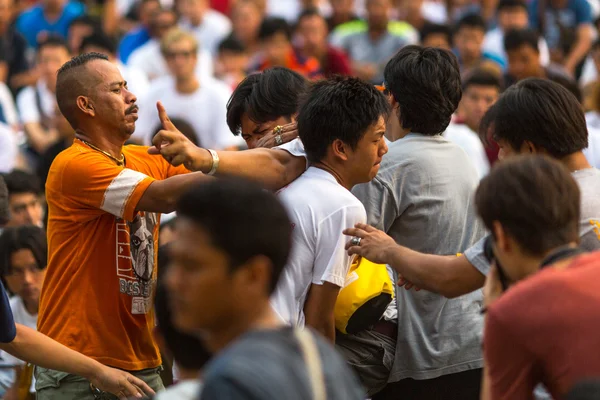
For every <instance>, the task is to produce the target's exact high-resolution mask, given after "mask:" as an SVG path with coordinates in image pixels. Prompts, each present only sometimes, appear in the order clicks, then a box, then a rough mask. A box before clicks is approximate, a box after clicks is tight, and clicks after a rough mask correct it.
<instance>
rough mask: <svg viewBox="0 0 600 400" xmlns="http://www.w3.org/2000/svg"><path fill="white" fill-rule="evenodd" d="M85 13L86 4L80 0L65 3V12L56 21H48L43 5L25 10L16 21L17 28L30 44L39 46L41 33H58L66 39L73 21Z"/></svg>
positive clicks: (35, 46)
mask: <svg viewBox="0 0 600 400" xmlns="http://www.w3.org/2000/svg"><path fill="white" fill-rule="evenodd" d="M84 13H85V6H84V5H83V3H80V2H78V1H70V2H68V3H67V4H65V6H64V8H63V12H62V14H61V15H60V17H58V19H57V20H55V21H48V20H47V19H46V16H45V15H44V8H43V7H42V6H41V5H38V6H33V7H31V8H30V9H28V10H26V11H24V12H23V13H22V14H21V15H19V17H18V18H17V21H16V27H17V30H18V31H19V33H20V34H21V35H23V36H24V37H25V39H26V40H27V43H28V44H29V46H31V47H33V48H37V43H38V39H39V34H40V33H48V34H56V35H59V36H62V37H63V38H65V39H66V37H67V34H68V33H69V25H70V24H71V22H72V21H73V20H74V19H75V18H77V17H79V16H81V15H83V14H84Z"/></svg>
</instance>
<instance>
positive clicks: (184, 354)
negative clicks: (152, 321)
mask: <svg viewBox="0 0 600 400" xmlns="http://www.w3.org/2000/svg"><path fill="white" fill-rule="evenodd" d="M169 264H170V256H169V245H164V246H161V247H160V248H159V249H158V270H159V271H161V276H160V277H159V282H158V285H157V288H156V297H155V299H154V307H155V312H156V322H157V325H158V329H159V330H160V334H161V335H162V337H163V338H164V340H165V344H166V346H167V348H168V350H169V352H170V353H171V355H172V356H173V359H174V360H175V362H177V365H180V366H181V367H183V368H185V369H188V370H201V369H202V368H203V367H204V365H205V364H206V363H207V362H208V361H209V360H210V358H211V354H210V352H209V351H208V350H207V348H206V347H205V345H204V343H203V342H202V341H201V340H200V339H198V338H197V337H196V336H193V335H189V334H187V333H184V332H181V331H180V330H178V329H177V328H176V327H175V326H174V325H173V316H172V312H171V307H170V306H169V293H168V291H167V288H166V287H165V284H164V282H163V281H162V280H161V277H164V275H165V272H166V271H167V270H168V268H169Z"/></svg>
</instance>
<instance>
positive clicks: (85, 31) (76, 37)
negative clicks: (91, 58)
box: [68, 24, 94, 54]
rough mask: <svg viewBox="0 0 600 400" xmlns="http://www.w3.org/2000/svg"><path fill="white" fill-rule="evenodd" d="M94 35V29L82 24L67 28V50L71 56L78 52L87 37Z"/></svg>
mask: <svg viewBox="0 0 600 400" xmlns="http://www.w3.org/2000/svg"><path fill="white" fill-rule="evenodd" d="M92 33H94V28H92V27H91V26H89V25H84V24H76V25H71V27H70V28H69V35H68V42H69V49H71V52H72V53H73V54H77V53H78V52H79V47H81V42H83V39H84V38H86V37H87V36H90V35H91V34H92Z"/></svg>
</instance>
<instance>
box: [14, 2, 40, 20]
mask: <svg viewBox="0 0 600 400" xmlns="http://www.w3.org/2000/svg"><path fill="white" fill-rule="evenodd" d="M43 18H44V9H43V8H42V6H41V5H36V6H32V7H30V8H28V9H26V10H25V11H23V12H22V13H21V14H20V15H19V16H18V17H17V21H16V22H17V24H18V25H19V24H25V23H29V22H31V21H33V20H40V19H43Z"/></svg>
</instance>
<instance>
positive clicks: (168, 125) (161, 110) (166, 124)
mask: <svg viewBox="0 0 600 400" xmlns="http://www.w3.org/2000/svg"><path fill="white" fill-rule="evenodd" d="M156 109H157V110H158V118H159V119H160V122H161V123H162V126H163V129H165V130H167V131H173V130H175V129H176V128H175V125H173V123H172V122H171V120H170V119H169V116H168V115H167V110H165V107H164V106H163V105H162V103H161V102H160V101H157V102H156Z"/></svg>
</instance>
